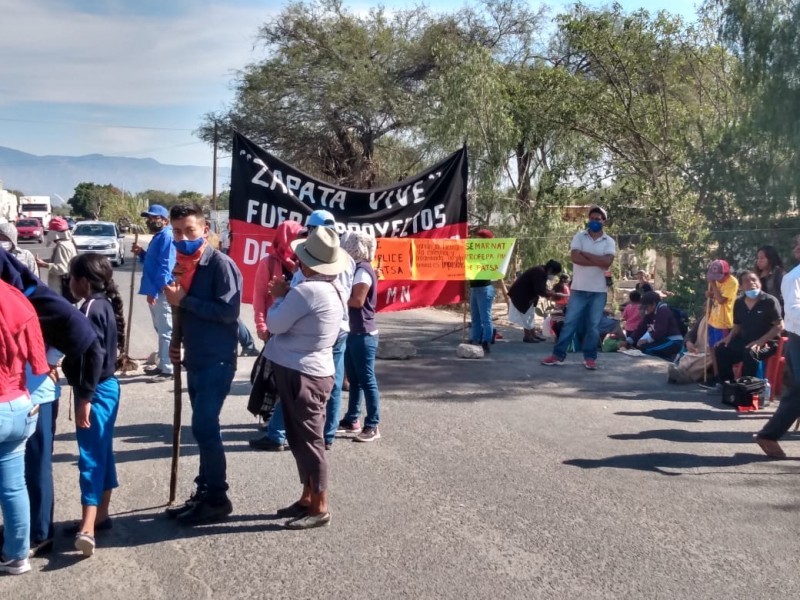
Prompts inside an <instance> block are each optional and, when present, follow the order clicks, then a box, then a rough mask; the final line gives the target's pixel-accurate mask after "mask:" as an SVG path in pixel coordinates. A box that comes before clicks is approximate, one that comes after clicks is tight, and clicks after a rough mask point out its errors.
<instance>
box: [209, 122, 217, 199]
mask: <svg viewBox="0 0 800 600" xmlns="http://www.w3.org/2000/svg"><path fill="white" fill-rule="evenodd" d="M218 146H219V125H218V124H217V121H216V120H215V121H214V173H213V174H212V184H211V207H212V208H213V210H214V214H216V212H217V147H218Z"/></svg>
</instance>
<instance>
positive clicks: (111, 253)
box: [72, 221, 125, 267]
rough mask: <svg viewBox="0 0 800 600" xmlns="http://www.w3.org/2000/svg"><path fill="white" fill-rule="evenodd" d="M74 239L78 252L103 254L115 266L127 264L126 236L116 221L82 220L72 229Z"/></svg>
mask: <svg viewBox="0 0 800 600" xmlns="http://www.w3.org/2000/svg"><path fill="white" fill-rule="evenodd" d="M72 239H73V240H74V241H75V245H76V246H77V247H78V254H85V253H86V252H94V253H96V254H102V255H103V256H105V257H106V258H107V259H108V260H110V261H111V264H112V265H114V266H115V267H118V266H120V265H123V264H125V236H124V235H122V234H120V232H119V230H118V229H117V225H116V223H111V222H109V221H81V222H80V223H78V224H77V225H75V229H73V230H72Z"/></svg>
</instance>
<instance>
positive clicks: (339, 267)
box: [292, 227, 350, 275]
mask: <svg viewBox="0 0 800 600" xmlns="http://www.w3.org/2000/svg"><path fill="white" fill-rule="evenodd" d="M292 250H294V252H295V254H297V257H298V258H299V259H300V261H301V262H302V263H303V264H304V265H305V266H307V267H308V268H309V269H312V270H313V271H316V272H317V273H319V274H320V275H338V274H339V273H341V272H342V271H344V270H345V269H346V268H347V267H348V266H349V264H350V258H349V257H348V255H347V252H345V251H344V250H342V249H341V248H340V247H339V236H338V235H337V234H336V231H334V230H333V229H329V228H327V227H318V228H316V229H313V230H312V231H310V232H309V234H308V237H307V238H305V239H299V240H295V241H293V242H292Z"/></svg>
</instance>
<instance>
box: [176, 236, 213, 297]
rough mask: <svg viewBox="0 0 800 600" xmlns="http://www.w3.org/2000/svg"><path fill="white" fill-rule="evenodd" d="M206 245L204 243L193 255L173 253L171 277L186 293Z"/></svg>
mask: <svg viewBox="0 0 800 600" xmlns="http://www.w3.org/2000/svg"><path fill="white" fill-rule="evenodd" d="M207 244H208V241H204V242H203V245H202V246H200V248H199V249H198V250H197V252H195V253H194V254H189V255H186V254H181V253H180V252H176V253H175V259H176V260H175V268H173V269H172V276H173V277H174V278H175V281H177V282H178V285H180V286H181V287H182V288H183V289H184V291H185V292H187V293H188V292H189V288H190V287H191V285H192V280H193V279H194V274H195V271H197V265H198V264H199V263H200V257H201V256H203V252H205V250H206V245H207Z"/></svg>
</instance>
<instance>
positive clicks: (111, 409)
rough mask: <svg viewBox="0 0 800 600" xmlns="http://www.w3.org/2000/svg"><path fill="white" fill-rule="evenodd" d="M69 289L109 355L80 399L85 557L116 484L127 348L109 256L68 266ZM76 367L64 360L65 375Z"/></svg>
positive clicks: (81, 546)
mask: <svg viewBox="0 0 800 600" xmlns="http://www.w3.org/2000/svg"><path fill="white" fill-rule="evenodd" d="M69 273H70V289H71V290H72V294H73V295H74V296H75V297H76V298H79V299H81V300H83V304H82V305H81V307H80V311H81V312H82V313H83V314H84V315H86V318H88V319H89V321H90V322H91V324H92V326H93V327H94V329H95V331H96V332H97V337H98V339H99V341H100V345H101V346H102V347H103V350H104V351H105V357H104V360H103V362H102V364H101V365H98V367H97V368H99V369H101V373H100V377H99V382H100V383H98V385H97V388H96V389H95V390H94V391H93V393H92V397H91V401H86V400H78V403H77V405H76V406H75V425H76V426H77V438H78V454H79V456H78V469H79V471H80V487H81V505H82V506H83V514H82V518H81V522H80V523H79V524H78V526H77V527H76V528H74V529H75V548H76V549H77V550H80V551H81V552H83V554H84V556H91V555H92V554H94V548H95V539H94V536H95V531H96V530H103V529H109V528H110V526H111V519H110V517H109V516H108V506H109V503H110V502H111V490H113V489H114V488H116V487H117V486H118V485H119V484H118V482H117V468H116V464H115V462H114V449H113V441H114V423H115V422H116V420H117V410H118V408H119V381H117V378H116V377H114V371H115V370H116V368H117V355H118V351H119V350H121V349H122V348H124V345H125V317H124V316H123V311H122V298H121V297H120V294H119V290H118V289H117V285H116V283H114V279H113V274H114V271H113V269H112V268H111V263H110V262H109V261H108V259H107V258H105V257H104V256H101V255H99V254H93V253H89V254H81V255H80V256H77V257H76V258H75V259H73V260H72V262H71V264H70V269H69ZM74 367H75V365H72V364H69V363H67V362H66V361H65V365H64V370H65V372H66V371H67V370H68V369H70V368H74Z"/></svg>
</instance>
